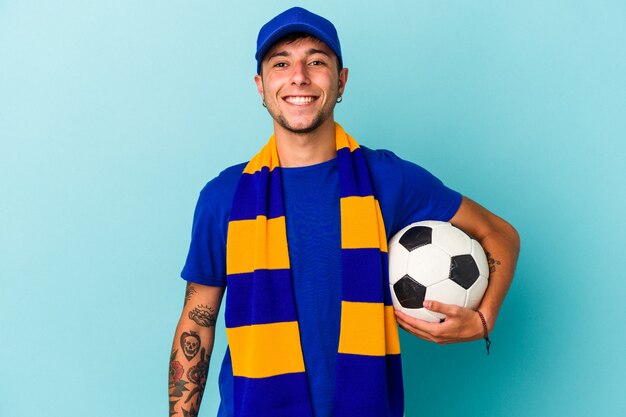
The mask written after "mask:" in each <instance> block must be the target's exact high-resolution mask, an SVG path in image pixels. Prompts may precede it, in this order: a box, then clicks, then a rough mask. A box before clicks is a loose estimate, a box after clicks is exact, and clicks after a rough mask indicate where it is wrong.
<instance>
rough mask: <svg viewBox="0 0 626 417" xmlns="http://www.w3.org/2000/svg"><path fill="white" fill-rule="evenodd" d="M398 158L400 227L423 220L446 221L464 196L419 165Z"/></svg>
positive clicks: (398, 216) (398, 215) (452, 214)
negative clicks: (400, 188)
mask: <svg viewBox="0 0 626 417" xmlns="http://www.w3.org/2000/svg"><path fill="white" fill-rule="evenodd" d="M398 159H400V158H398ZM400 161H401V164H400V166H401V170H402V192H401V196H402V197H401V198H402V204H400V206H399V207H401V212H398V213H397V218H398V219H399V221H400V225H401V227H404V226H406V225H408V224H410V223H413V222H417V221H422V220H441V221H449V220H450V219H451V218H452V217H453V216H454V214H455V213H456V211H457V210H458V208H459V206H460V205H461V200H462V198H463V196H462V195H461V194H460V193H458V192H457V191H455V190H452V189H451V188H448V187H447V186H445V185H444V183H443V182H442V181H441V180H439V179H438V178H437V177H435V176H434V175H433V174H431V173H430V172H428V171H427V170H426V169H424V168H422V167H420V166H419V165H417V164H414V163H413V162H410V161H405V160H403V159H400Z"/></svg>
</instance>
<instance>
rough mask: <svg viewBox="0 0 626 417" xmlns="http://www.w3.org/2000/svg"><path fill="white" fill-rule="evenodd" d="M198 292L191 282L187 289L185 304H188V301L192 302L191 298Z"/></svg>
mask: <svg viewBox="0 0 626 417" xmlns="http://www.w3.org/2000/svg"><path fill="white" fill-rule="evenodd" d="M197 292H198V291H196V289H195V288H194V286H193V285H192V284H191V283H190V282H188V283H187V288H186V289H185V304H187V301H189V300H191V296H192V295H194V294H195V293H197Z"/></svg>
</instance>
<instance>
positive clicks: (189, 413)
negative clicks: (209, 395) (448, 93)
mask: <svg viewBox="0 0 626 417" xmlns="http://www.w3.org/2000/svg"><path fill="white" fill-rule="evenodd" d="M182 410H183V417H198V410H197V409H196V407H194V406H193V404H192V405H191V408H189V410H185V409H184V408H183V409H182Z"/></svg>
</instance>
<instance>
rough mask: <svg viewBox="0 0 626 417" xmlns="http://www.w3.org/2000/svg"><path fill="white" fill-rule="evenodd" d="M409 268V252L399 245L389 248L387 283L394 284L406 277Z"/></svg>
mask: <svg viewBox="0 0 626 417" xmlns="http://www.w3.org/2000/svg"><path fill="white" fill-rule="evenodd" d="M408 267H409V251H407V250H406V249H404V246H402V245H400V244H399V243H397V242H396V243H392V244H391V246H389V283H390V284H395V283H396V282H397V281H398V280H399V279H400V278H402V277H403V276H405V275H406V272H407V270H408Z"/></svg>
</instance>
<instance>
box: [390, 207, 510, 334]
mask: <svg viewBox="0 0 626 417" xmlns="http://www.w3.org/2000/svg"><path fill="white" fill-rule="evenodd" d="M450 223H452V224H454V225H455V226H457V227H458V228H460V229H462V230H464V231H465V232H467V233H469V234H470V235H472V236H473V237H474V238H476V239H477V240H478V241H479V242H480V244H481V245H482V247H483V249H485V252H486V253H487V257H488V261H489V269H490V271H489V272H490V274H489V286H488V287H487V291H486V292H485V295H484V296H483V299H482V301H481V303H480V306H479V307H478V309H479V310H480V311H481V312H482V313H483V315H484V316H485V321H486V322H487V328H488V330H489V332H491V330H493V327H494V326H495V324H496V318H497V316H498V312H499V311H500V307H501V306H502V302H503V301H504V297H505V295H506V293H507V291H508V289H509V286H510V285H511V280H512V279H513V273H514V272H515V264H516V262H517V256H518V254H519V248H520V239H519V235H518V234H517V231H516V230H515V229H514V228H513V226H511V225H510V224H509V223H507V222H506V221H505V220H503V219H502V218H500V217H498V216H496V215H495V214H493V213H491V212H490V211H488V210H487V209H485V208H484V207H482V206H480V205H479V204H478V203H476V202H474V201H472V200H470V199H469V198H466V197H463V201H462V202H461V206H460V207H459V210H458V211H457V212H456V214H455V215H454V217H453V218H452V219H451V220H450ZM424 306H425V307H426V308H428V309H430V310H433V311H437V312H440V313H443V314H445V315H446V320H445V321H444V322H443V323H428V322H425V321H422V320H418V319H414V318H412V317H410V316H407V315H406V314H403V313H400V312H396V318H397V320H398V324H400V326H401V327H402V328H403V329H405V330H406V331H408V332H409V333H412V334H414V335H415V336H417V337H420V338H422V339H425V340H430V341H433V342H436V343H440V344H446V343H456V342H463V341H469V340H477V339H480V338H482V337H483V327H482V322H481V320H480V317H479V315H478V314H476V313H475V312H474V311H472V310H470V309H467V308H463V307H457V306H452V305H448V304H444V303H440V302H434V301H431V304H430V305H428V304H427V303H426V302H425V303H424Z"/></svg>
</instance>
